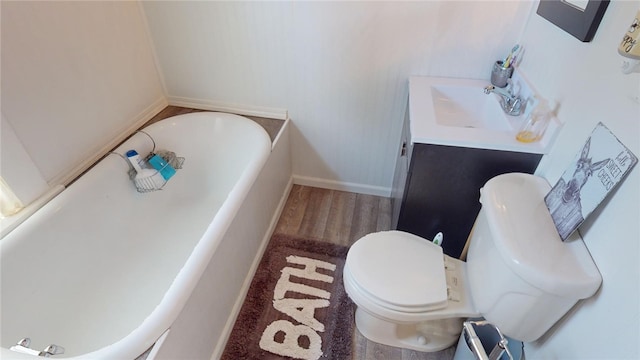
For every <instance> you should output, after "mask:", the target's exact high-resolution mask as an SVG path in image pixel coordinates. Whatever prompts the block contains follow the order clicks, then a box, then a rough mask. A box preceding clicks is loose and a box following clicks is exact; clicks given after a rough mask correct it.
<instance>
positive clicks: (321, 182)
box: [293, 174, 391, 197]
mask: <svg viewBox="0 0 640 360" xmlns="http://www.w3.org/2000/svg"><path fill="white" fill-rule="evenodd" d="M293 183H294V184H296V185H304V186H313V187H318V188H323V189H330V190H340V191H348V192H354V193H358V194H367V195H375V196H383V197H390V196H391V188H389V187H383V186H373V185H366V184H356V183H349V182H343V181H335V180H327V179H321V178H316V177H310V176H302V175H295V174H294V175H293Z"/></svg>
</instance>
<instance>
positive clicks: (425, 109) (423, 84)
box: [409, 76, 560, 154]
mask: <svg viewBox="0 0 640 360" xmlns="http://www.w3.org/2000/svg"><path fill="white" fill-rule="evenodd" d="M514 77H515V76H514ZM518 80H519V81H524V80H521V79H518ZM435 85H444V86H458V85H464V86H468V85H472V86H476V85H477V87H478V91H479V92H482V90H483V88H484V87H485V86H487V85H490V83H489V81H487V80H471V79H455V78H440V77H427V76H412V77H410V79H409V112H410V113H409V116H410V128H411V142H412V143H423V144H435V145H449V146H459V147H470V148H479V149H492V150H503V151H516V152H526V153H533V154H546V153H548V151H549V148H550V147H551V143H552V140H553V138H554V137H555V135H556V133H557V132H558V129H559V125H560V124H559V121H558V120H557V118H555V117H554V118H552V120H551V121H550V123H549V126H548V128H547V131H546V132H545V134H544V136H543V138H542V139H540V140H539V141H537V142H533V143H522V142H519V141H518V140H516V138H515V135H516V132H517V131H518V129H519V128H520V125H521V124H522V123H523V122H524V120H525V117H524V115H521V116H517V117H516V116H508V118H509V123H510V127H511V129H509V130H504V131H498V130H489V129H481V128H465V127H456V126H443V125H440V124H438V123H437V122H436V120H435V110H434V104H433V100H432V96H431V89H432V86H435ZM487 96H495V97H496V98H497V97H498V95H495V94H490V95H487ZM496 101H497V100H496Z"/></svg>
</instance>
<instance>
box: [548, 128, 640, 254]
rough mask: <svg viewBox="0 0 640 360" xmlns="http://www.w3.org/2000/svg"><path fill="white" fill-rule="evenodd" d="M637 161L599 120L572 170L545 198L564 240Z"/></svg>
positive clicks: (563, 176)
mask: <svg viewBox="0 0 640 360" xmlns="http://www.w3.org/2000/svg"><path fill="white" fill-rule="evenodd" d="M636 162H638V159H637V158H636V156H635V155H633V153H631V151H629V149H627V148H626V147H625V146H624V145H623V144H622V143H621V142H620V140H618V138H616V137H615V135H613V134H612V133H611V131H609V129H607V127H606V126H604V125H603V124H602V123H598V125H597V126H596V128H595V129H594V130H593V132H592V133H591V135H590V136H589V138H588V139H587V142H586V143H585V144H584V146H583V147H582V150H581V151H580V153H579V154H578V155H577V156H576V158H575V160H574V161H573V163H572V164H571V166H570V167H569V169H567V170H566V171H565V172H564V174H562V177H561V178H560V180H558V183H556V185H555V186H554V187H553V188H552V189H551V191H550V192H549V193H548V194H547V196H545V198H544V201H545V203H546V204H547V208H549V212H550V213H551V218H552V219H553V222H554V223H555V225H556V228H557V229H558V234H560V238H562V240H563V241H564V240H566V239H567V238H568V237H569V235H571V234H572V233H573V232H574V231H575V230H576V229H577V228H578V226H580V224H582V223H583V222H584V220H585V219H586V218H587V216H589V214H591V212H592V211H593V210H594V209H595V208H596V207H597V206H598V205H599V204H600V203H601V202H602V200H604V198H605V197H606V196H607V195H608V194H609V192H610V191H611V190H612V189H613V188H615V186H616V185H617V184H618V183H619V182H620V181H621V180H622V179H623V178H624V177H625V176H626V175H627V174H628V173H629V171H630V170H631V168H633V166H634V165H635V164H636Z"/></svg>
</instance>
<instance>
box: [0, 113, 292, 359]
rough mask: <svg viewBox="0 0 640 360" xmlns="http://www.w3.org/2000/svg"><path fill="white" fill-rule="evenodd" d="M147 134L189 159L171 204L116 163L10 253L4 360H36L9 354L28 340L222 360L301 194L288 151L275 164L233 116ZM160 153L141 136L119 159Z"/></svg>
mask: <svg viewBox="0 0 640 360" xmlns="http://www.w3.org/2000/svg"><path fill="white" fill-rule="evenodd" d="M145 132H146V133H148V134H149V135H151V137H153V138H154V140H155V143H156V148H157V149H166V150H171V151H174V152H175V153H176V154H177V155H178V156H182V157H184V158H185V163H184V166H183V168H182V169H180V170H178V171H177V173H176V175H175V176H173V177H172V178H171V179H170V180H169V181H168V183H167V184H166V186H165V187H164V188H163V189H162V190H161V191H155V192H151V193H139V192H137V191H136V190H135V187H134V185H133V183H132V182H131V181H130V180H129V178H128V176H127V170H128V169H129V165H128V163H127V162H126V160H125V159H124V158H123V157H121V156H118V155H117V154H110V155H108V156H106V157H105V158H104V159H103V160H101V161H100V162H99V163H98V164H96V166H94V167H93V168H92V169H91V170H90V171H88V172H87V173H85V174H84V175H83V176H81V177H80V178H79V179H78V180H76V181H75V182H74V183H73V184H71V185H70V186H69V187H68V188H67V189H66V190H64V191H63V192H62V193H61V194H60V195H58V196H57V197H56V198H54V199H53V200H51V201H50V202H49V203H48V204H47V205H45V206H44V207H43V208H42V209H40V210H39V211H37V212H36V213H35V214H34V215H33V216H31V217H30V218H29V219H27V220H26V221H25V222H24V223H22V224H21V225H20V226H18V227H17V228H16V229H15V230H13V231H12V232H11V233H9V234H8V235H7V236H6V237H5V238H4V239H2V241H0V252H1V253H0V255H1V260H0V261H1V262H0V264H1V272H2V273H1V276H2V278H1V280H2V283H1V286H2V302H1V306H2V312H1V316H2V319H1V321H2V332H1V336H2V343H1V345H2V349H0V350H1V354H0V355H1V356H0V357H1V358H2V359H8V358H24V357H28V358H34V357H33V356H31V355H20V354H17V353H15V352H13V351H10V350H8V348H9V347H11V346H12V345H15V344H16V342H17V341H19V340H20V339H22V338H26V337H28V338H31V345H30V348H33V349H36V350H42V349H44V348H45V347H46V346H47V345H49V344H56V345H60V346H62V347H64V348H65V349H66V351H65V353H64V354H63V355H56V356H54V357H59V358H68V357H72V358H76V357H77V358H91V359H135V358H136V357H137V356H139V355H140V354H142V353H143V352H145V350H147V349H148V348H149V347H150V346H152V345H153V344H154V343H156V342H157V341H158V339H159V338H161V336H162V340H163V341H162V342H163V343H164V345H163V347H164V348H158V349H155V351H153V353H154V355H153V356H154V357H155V358H162V357H166V358H176V357H179V358H204V357H207V356H211V354H212V353H213V354H214V355H215V351H218V352H220V351H221V347H223V345H224V341H226V336H228V334H227V333H228V331H230V327H231V326H232V324H233V320H234V319H235V316H236V314H237V311H238V309H239V306H240V304H241V302H242V298H243V296H244V291H246V287H247V285H248V283H249V282H250V278H251V276H252V275H253V270H254V269H255V264H256V263H257V260H256V259H259V257H260V255H261V251H262V250H263V249H264V245H265V244H266V242H267V240H268V237H269V236H268V233H269V232H270V230H269V228H270V227H272V226H273V223H274V219H275V218H276V217H277V214H276V213H277V208H278V206H281V203H282V199H283V194H285V191H286V188H287V185H289V186H290V183H288V182H289V181H290V180H289V178H290V168H289V167H287V165H286V164H287V161H286V159H284V158H282V157H283V156H284V157H286V156H288V149H287V150H286V151H287V155H282V156H281V158H280V159H275V160H271V159H270V157H271V156H272V153H275V152H276V150H275V148H274V149H273V151H272V146H271V141H270V139H269V136H268V135H267V133H266V132H265V131H264V129H263V128H262V127H260V126H259V125H258V124H256V123H255V122H253V121H251V120H249V119H246V118H244V117H241V116H237V115H230V114H224V113H210V112H202V113H192V114H187V115H180V116H176V117H172V118H169V119H165V120H163V121H160V122H158V123H155V124H153V125H151V126H149V127H147V128H146V129H145ZM286 146H288V144H286ZM151 148H152V143H151V141H150V139H149V137H147V136H146V135H144V134H136V135H134V136H133V137H131V138H130V139H129V140H127V141H126V142H125V143H124V144H122V145H121V146H119V147H118V148H117V149H116V150H115V152H117V153H119V154H124V153H125V152H126V151H127V150H129V149H136V150H137V151H138V152H139V153H140V154H147V153H148V152H150V151H151ZM283 151H284V150H283ZM269 161H273V162H276V164H275V165H269V166H276V167H278V166H280V165H279V164H285V165H282V166H284V168H280V169H266V168H267V167H268V166H265V164H266V163H267V162H269ZM282 169H284V174H280V173H281V172H283V171H282ZM287 170H288V171H289V173H288V174H287ZM264 172H268V173H267V174H266V175H265V174H263V173H264ZM274 173H275V174H277V175H274ZM261 178H265V179H261ZM156 345H158V344H156ZM207 358H208V357H207Z"/></svg>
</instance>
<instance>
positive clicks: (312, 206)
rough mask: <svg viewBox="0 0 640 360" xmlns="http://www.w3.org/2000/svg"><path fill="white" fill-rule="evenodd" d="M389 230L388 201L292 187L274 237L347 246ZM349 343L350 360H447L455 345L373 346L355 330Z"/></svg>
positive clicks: (325, 190)
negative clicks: (422, 348)
mask: <svg viewBox="0 0 640 360" xmlns="http://www.w3.org/2000/svg"><path fill="white" fill-rule="evenodd" d="M390 228H391V200H390V199H389V198H384V197H379V196H373V195H364V194H355V193H350V192H344V191H337V190H327V189H319V188H313V187H308V186H300V185H294V186H293V188H292V189H291V192H290V193H289V197H288V198H287V201H286V203H285V206H284V209H283V210H282V214H281V215H280V219H279V220H278V224H277V225H276V229H275V230H274V234H283V235H290V236H296V237H301V238H307V239H314V240H319V241H326V242H330V243H334V244H340V245H346V246H350V245H351V244H353V243H354V242H355V241H356V240H358V239H359V238H361V237H362V236H364V235H366V234H368V233H372V232H376V231H382V230H389V229H390ZM353 340H354V341H353V360H409V359H411V360H450V359H453V355H454V353H455V346H453V347H450V348H448V349H445V350H443V351H438V352H434V353H423V352H419V351H412V350H406V349H399V348H395V347H391V346H386V345H381V344H377V343H374V342H372V341H369V340H367V339H366V338H365V337H364V336H362V335H361V334H360V332H358V330H357V329H356V328H355V327H354V333H353ZM340 360H341V359H340Z"/></svg>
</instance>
